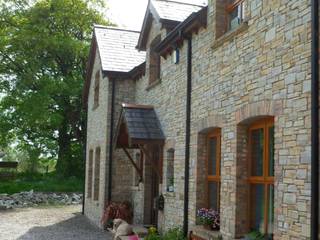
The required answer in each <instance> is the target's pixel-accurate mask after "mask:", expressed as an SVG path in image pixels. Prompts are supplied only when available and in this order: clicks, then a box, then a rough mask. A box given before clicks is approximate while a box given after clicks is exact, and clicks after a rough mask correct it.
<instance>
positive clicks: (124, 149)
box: [122, 147, 142, 181]
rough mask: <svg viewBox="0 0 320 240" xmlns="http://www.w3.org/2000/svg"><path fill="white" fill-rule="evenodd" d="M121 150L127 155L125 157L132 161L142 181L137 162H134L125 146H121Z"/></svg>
mask: <svg viewBox="0 0 320 240" xmlns="http://www.w3.org/2000/svg"><path fill="white" fill-rule="evenodd" d="M122 150H123V151H124V153H125V154H126V155H127V157H128V158H129V160H130V162H131V163H132V165H133V167H134V168H135V169H136V171H137V172H138V174H139V176H140V181H142V170H141V169H140V168H139V167H138V166H137V164H136V163H135V162H134V160H133V158H132V157H131V155H130V153H129V152H128V150H127V149H126V148H124V147H123V148H122Z"/></svg>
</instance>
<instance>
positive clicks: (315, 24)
mask: <svg viewBox="0 0 320 240" xmlns="http://www.w3.org/2000/svg"><path fill="white" fill-rule="evenodd" d="M318 9H319V1H318V0H311V35H312V39H311V240H317V239H318V236H319V12H318Z"/></svg>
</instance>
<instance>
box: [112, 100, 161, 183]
mask: <svg viewBox="0 0 320 240" xmlns="http://www.w3.org/2000/svg"><path fill="white" fill-rule="evenodd" d="M164 141H165V136H164V133H163V131H162V129H161V125H160V121H159V119H158V117H157V114H156V112H155V110H154V108H153V106H148V105H136V104H127V103H123V104H122V109H121V113H120V118H119V121H118V125H117V129H116V133H115V136H114V143H115V148H122V149H123V151H124V152H125V154H126V155H127V157H128V158H129V160H130V162H131V163H132V165H133V167H134V168H135V169H136V170H137V172H138V173H139V175H140V179H141V180H142V175H143V174H142V169H143V163H142V162H143V157H142V154H141V161H140V163H141V164H142V165H140V166H137V164H136V163H135V161H134V160H133V158H132V156H131V155H130V153H129V151H128V149H140V151H141V152H142V153H143V154H145V155H146V156H147V157H148V158H150V159H153V158H154V153H153V152H152V151H150V149H152V146H160V147H162V146H163V144H164ZM150 146H151V147H150ZM160 154H161V153H160ZM159 158H160V159H159V161H151V167H152V169H153V170H154V171H155V172H156V173H157V175H158V176H159V178H160V180H161V179H162V171H161V169H162V168H161V165H162V156H159ZM159 170H160V171H159Z"/></svg>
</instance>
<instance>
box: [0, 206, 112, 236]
mask: <svg viewBox="0 0 320 240" xmlns="http://www.w3.org/2000/svg"><path fill="white" fill-rule="evenodd" d="M80 212H81V206H80V205H73V206H63V207H45V208H25V209H17V210H7V211H0V240H13V239H19V240H31V239H32V240H91V239H92V240H100V239H101V240H102V239H103V240H111V239H112V237H111V236H110V235H109V234H108V233H106V232H103V231H102V230H100V229H98V228H97V227H95V226H94V225H92V224H90V222H89V221H88V220H87V219H86V218H85V217H84V216H83V215H81V213H80Z"/></svg>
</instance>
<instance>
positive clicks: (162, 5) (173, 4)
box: [151, 0, 206, 22]
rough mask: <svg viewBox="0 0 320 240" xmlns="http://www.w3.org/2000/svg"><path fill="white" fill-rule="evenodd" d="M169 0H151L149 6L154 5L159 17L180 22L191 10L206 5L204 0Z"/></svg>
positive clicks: (195, 10) (197, 9) (193, 10)
mask: <svg viewBox="0 0 320 240" xmlns="http://www.w3.org/2000/svg"><path fill="white" fill-rule="evenodd" d="M192 2H193V3H191V1H188V2H186V1H171V0H152V1H151V6H153V7H154V9H155V12H156V14H158V18H159V19H165V20H170V21H176V22H182V21H184V20H185V19H186V18H187V17H189V16H190V15H191V14H192V13H193V12H198V11H199V10H200V9H201V8H202V7H205V6H206V1H203V0H195V1H192Z"/></svg>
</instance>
